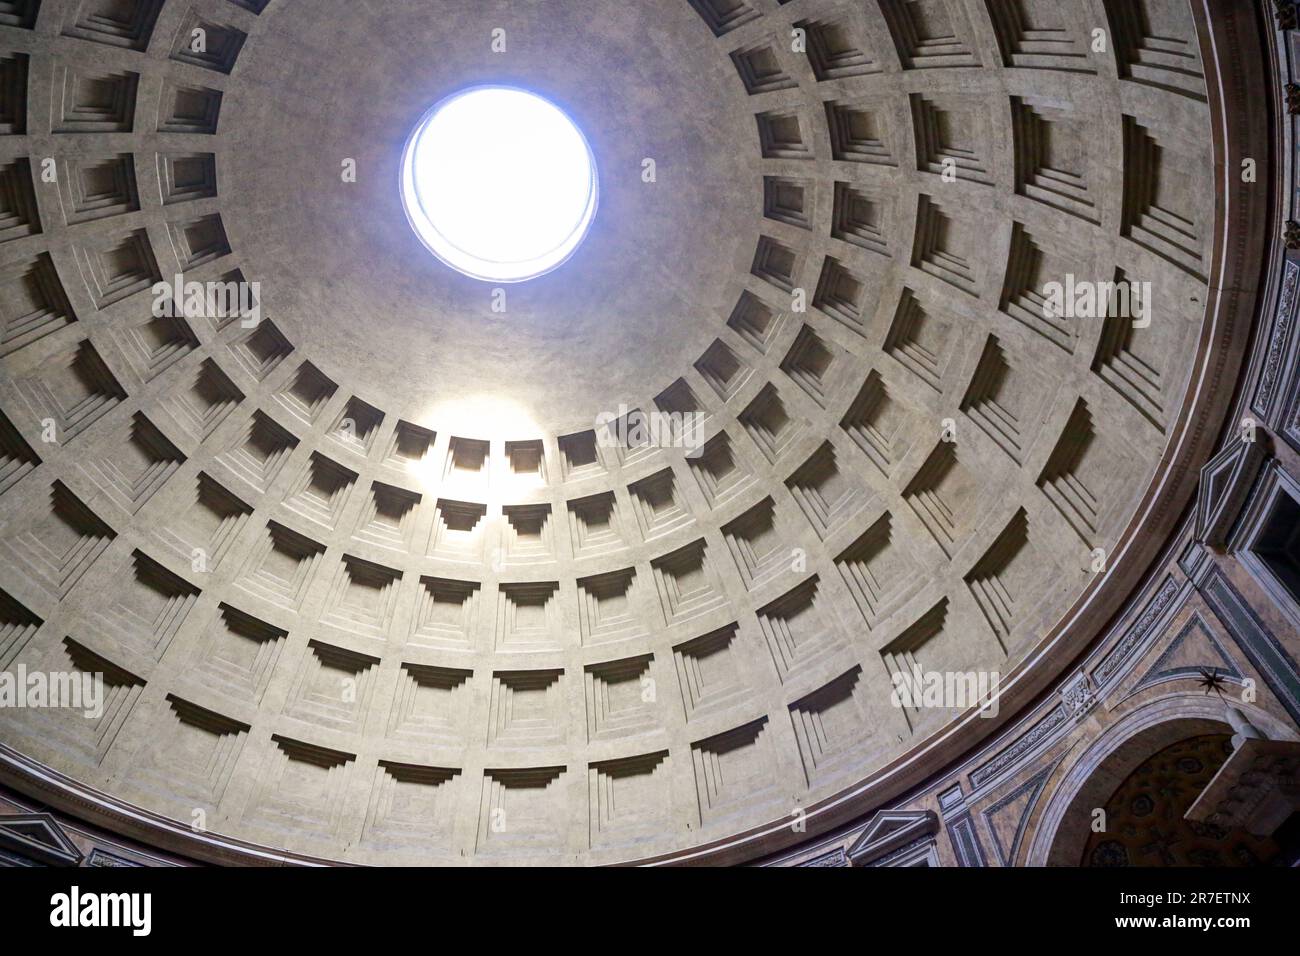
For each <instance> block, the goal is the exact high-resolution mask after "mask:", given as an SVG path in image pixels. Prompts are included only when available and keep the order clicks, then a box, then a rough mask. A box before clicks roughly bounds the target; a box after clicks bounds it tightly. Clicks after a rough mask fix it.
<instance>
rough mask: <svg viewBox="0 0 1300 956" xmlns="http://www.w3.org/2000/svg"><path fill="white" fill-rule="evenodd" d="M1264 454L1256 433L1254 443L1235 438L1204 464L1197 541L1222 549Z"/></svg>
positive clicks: (1263, 440)
mask: <svg viewBox="0 0 1300 956" xmlns="http://www.w3.org/2000/svg"><path fill="white" fill-rule="evenodd" d="M1266 454H1267V438H1266V436H1265V435H1264V433H1263V432H1261V431H1258V430H1257V431H1256V440H1255V441H1245V440H1244V439H1241V438H1238V439H1237V440H1236V441H1234V442H1233V443H1232V444H1230V445H1229V446H1228V447H1227V448H1225V449H1223V451H1221V452H1219V453H1218V454H1217V455H1215V456H1214V457H1213V458H1211V459H1210V460H1209V461H1208V462H1206V463H1205V467H1203V468H1202V469H1201V485H1200V489H1199V491H1198V492H1197V496H1196V537H1197V540H1199V541H1201V542H1203V543H1204V544H1206V545H1207V546H1209V547H1210V548H1213V549H1214V550H1216V551H1222V550H1223V549H1224V546H1225V545H1226V544H1227V541H1228V533H1229V532H1230V531H1231V530H1232V526H1233V524H1234V523H1235V522H1236V520H1237V518H1238V516H1239V515H1240V514H1241V509H1242V507H1243V506H1244V505H1245V503H1246V498H1247V496H1248V495H1249V494H1250V489H1251V486H1252V485H1253V484H1254V483H1255V478H1256V477H1257V476H1258V475H1259V468H1260V465H1262V464H1263V462H1264V457H1265V455H1266Z"/></svg>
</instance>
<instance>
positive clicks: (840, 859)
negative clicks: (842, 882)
mask: <svg viewBox="0 0 1300 956" xmlns="http://www.w3.org/2000/svg"><path fill="white" fill-rule="evenodd" d="M799 865H800V866H817V867H825V866H831V867H834V866H852V865H853V864H851V863H850V862H849V858H848V855H847V854H846V853H845V852H844V848H843V847H836V848H835V849H834V850H831V851H830V852H829V853H823V854H822V855H821V856H815V857H813V858H812V859H811V860H807V861H805V862H803V863H800V864H799Z"/></svg>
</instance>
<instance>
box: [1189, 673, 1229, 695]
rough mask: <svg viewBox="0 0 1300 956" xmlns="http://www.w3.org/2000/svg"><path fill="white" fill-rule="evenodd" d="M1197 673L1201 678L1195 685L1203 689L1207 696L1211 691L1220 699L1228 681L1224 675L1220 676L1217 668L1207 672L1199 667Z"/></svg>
mask: <svg viewBox="0 0 1300 956" xmlns="http://www.w3.org/2000/svg"><path fill="white" fill-rule="evenodd" d="M1198 671H1199V673H1200V675H1201V677H1200V679H1199V680H1198V681H1197V682H1196V683H1197V684H1199V685H1200V686H1202V687H1204V688H1205V693H1206V694H1209V693H1210V692H1211V691H1213V692H1214V693H1216V694H1218V695H1219V697H1220V698H1222V697H1223V689H1224V688H1225V687H1227V686H1228V680H1227V677H1226V675H1224V674H1220V673H1219V669H1218V668H1217V667H1215V668H1211V669H1208V670H1207V669H1206V668H1204V667H1201V668H1198Z"/></svg>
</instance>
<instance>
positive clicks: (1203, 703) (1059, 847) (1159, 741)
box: [1024, 693, 1296, 866]
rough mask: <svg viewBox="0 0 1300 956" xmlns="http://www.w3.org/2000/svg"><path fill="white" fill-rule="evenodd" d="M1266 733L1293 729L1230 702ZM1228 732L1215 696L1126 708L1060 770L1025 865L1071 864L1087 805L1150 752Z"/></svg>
mask: <svg viewBox="0 0 1300 956" xmlns="http://www.w3.org/2000/svg"><path fill="white" fill-rule="evenodd" d="M1236 706H1237V708H1238V709H1239V710H1241V711H1242V712H1243V713H1244V714H1245V715H1246V717H1247V718H1248V719H1249V720H1250V721H1251V722H1252V723H1253V724H1254V725H1255V726H1256V727H1258V728H1259V729H1260V730H1261V731H1263V732H1264V733H1265V734H1266V735H1267V736H1269V737H1270V738H1273V739H1277V740H1294V739H1296V734H1295V732H1294V730H1293V729H1292V728H1290V727H1288V726H1287V725H1286V724H1284V723H1282V722H1281V721H1279V720H1277V719H1276V718H1274V717H1272V716H1271V715H1269V714H1268V713H1266V712H1265V711H1263V710H1261V709H1260V708H1258V707H1255V706H1253V705H1249V704H1241V703H1237V704H1236ZM1225 733H1226V734H1231V733H1233V730H1232V727H1231V726H1230V725H1229V723H1228V718H1227V715H1226V712H1225V704H1224V702H1223V701H1222V700H1220V699H1219V698H1218V697H1215V696H1208V697H1207V696H1205V695H1204V694H1194V693H1179V694H1175V695H1171V696H1166V697H1163V698H1160V699H1159V700H1155V701H1151V702H1148V703H1146V704H1144V705H1143V706H1141V707H1139V708H1138V709H1136V710H1134V711H1132V712H1130V713H1128V714H1126V715H1125V716H1123V717H1122V718H1120V719H1119V720H1117V721H1116V722H1115V723H1114V724H1112V725H1111V726H1110V727H1108V728H1107V729H1106V731H1105V732H1104V733H1103V734H1102V735H1101V736H1100V737H1098V738H1097V739H1096V740H1095V741H1093V743H1092V744H1091V745H1090V746H1088V747H1087V749H1085V750H1084V751H1083V753H1082V754H1080V755H1079V756H1078V757H1077V758H1076V759H1075V760H1074V762H1073V763H1072V764H1071V765H1069V767H1068V769H1066V770H1065V771H1064V774H1063V776H1062V777H1061V778H1060V779H1059V782H1058V783H1057V785H1056V787H1055V790H1054V792H1053V793H1052V796H1051V798H1050V799H1049V800H1048V802H1047V805H1046V807H1045V808H1044V810H1043V812H1042V814H1041V816H1040V817H1039V820H1038V825H1037V829H1036V831H1035V834H1034V837H1033V840H1032V842H1031V843H1030V846H1029V853H1028V857H1027V858H1026V860H1025V861H1024V862H1025V865H1027V866H1077V865H1078V864H1079V860H1080V858H1081V856H1082V854H1083V850H1084V847H1085V846H1086V845H1087V843H1088V839H1089V838H1090V837H1091V835H1092V830H1091V827H1090V824H1091V819H1092V811H1093V809H1094V808H1096V807H1104V806H1105V805H1106V803H1107V801H1108V800H1109V799H1110V797H1111V795H1112V794H1113V793H1114V792H1115V791H1116V789H1117V788H1118V787H1119V786H1120V785H1121V784H1122V783H1123V782H1124V781H1125V780H1126V779H1127V778H1128V777H1129V775H1130V774H1132V773H1133V772H1134V771H1135V770H1137V769H1138V768H1139V767H1140V766H1141V765H1142V764H1143V763H1145V762H1146V761H1147V760H1148V759H1149V758H1150V757H1152V756H1153V755H1155V754H1157V753H1159V752H1160V751H1162V750H1164V749H1165V748H1166V747H1170V746H1172V745H1173V744H1176V743H1178V742H1179V741H1183V740H1186V739H1188V738H1189V737H1199V736H1203V735H1207V734H1225Z"/></svg>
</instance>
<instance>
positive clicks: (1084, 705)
mask: <svg viewBox="0 0 1300 956" xmlns="http://www.w3.org/2000/svg"><path fill="white" fill-rule="evenodd" d="M1061 703H1062V704H1064V705H1065V709H1066V712H1067V713H1069V715H1070V716H1071V717H1072V718H1073V719H1075V720H1082V719H1083V718H1084V717H1086V716H1087V715H1088V711H1090V710H1092V708H1093V707H1095V706H1096V705H1097V691H1096V688H1094V687H1093V686H1092V681H1091V680H1089V679H1088V675H1087V673H1085V672H1084V671H1079V673H1077V674H1075V675H1074V676H1073V677H1071V678H1070V679H1069V680H1067V681H1066V682H1065V683H1064V684H1063V685H1062V686H1061Z"/></svg>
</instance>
